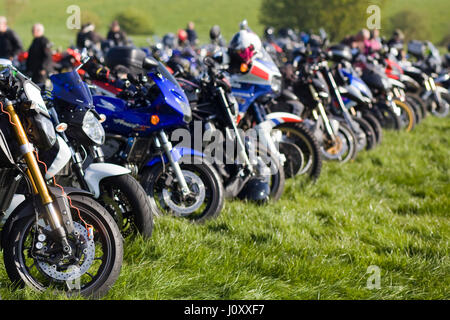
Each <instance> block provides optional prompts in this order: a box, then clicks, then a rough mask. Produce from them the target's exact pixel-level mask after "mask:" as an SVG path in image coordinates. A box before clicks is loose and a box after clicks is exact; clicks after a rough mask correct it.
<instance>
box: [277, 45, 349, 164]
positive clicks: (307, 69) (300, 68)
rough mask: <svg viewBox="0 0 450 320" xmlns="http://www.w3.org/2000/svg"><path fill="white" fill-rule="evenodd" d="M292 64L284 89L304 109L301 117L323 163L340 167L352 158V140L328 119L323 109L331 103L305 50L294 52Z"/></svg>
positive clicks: (346, 130)
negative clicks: (288, 89)
mask: <svg viewBox="0 0 450 320" xmlns="http://www.w3.org/2000/svg"><path fill="white" fill-rule="evenodd" d="M293 54H294V56H295V58H294V60H293V62H292V69H293V71H292V72H291V73H290V74H291V76H290V77H286V78H285V79H286V86H288V87H292V90H293V92H294V93H295V95H296V96H297V97H299V99H300V101H301V102H302V103H303V105H304V106H305V108H304V111H303V113H302V114H301V116H302V117H303V118H305V121H304V123H305V124H306V125H308V127H309V128H310V130H311V131H312V132H313V133H314V136H315V138H316V139H317V141H318V142H319V145H320V152H321V154H322V156H323V157H324V159H327V160H337V161H340V162H342V163H345V162H348V161H350V160H353V159H355V158H356V154H357V142H356V137H355V135H354V133H353V131H352V130H351V128H349V127H348V126H347V125H346V123H344V122H342V121H339V120H338V119H336V118H334V117H332V116H331V115H329V111H328V110H327V109H326V106H327V105H328V104H329V103H330V102H331V98H330V91H329V87H328V84H327V82H326V80H325V78H324V77H323V75H322V73H321V72H320V69H319V66H318V65H317V64H316V63H312V60H310V58H308V57H309V56H310V52H308V51H307V50H303V49H302V50H296V51H295V52H294V53H293Z"/></svg>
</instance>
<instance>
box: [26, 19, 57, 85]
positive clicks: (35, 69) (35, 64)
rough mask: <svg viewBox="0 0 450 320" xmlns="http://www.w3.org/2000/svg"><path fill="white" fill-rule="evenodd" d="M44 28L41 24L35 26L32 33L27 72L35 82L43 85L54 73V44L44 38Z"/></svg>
mask: <svg viewBox="0 0 450 320" xmlns="http://www.w3.org/2000/svg"><path fill="white" fill-rule="evenodd" d="M44 31H45V30H44V26H43V25H42V24H40V23H36V24H34V25H33V27H32V29H31V33H32V35H33V42H32V43H31V45H30V48H29V49H28V59H27V63H26V67H27V72H28V73H29V74H31V78H32V80H33V82H35V83H38V84H42V83H45V80H46V79H47V77H48V74H49V73H51V72H52V71H53V60H52V52H51V47H52V44H51V43H50V41H49V40H48V39H47V38H46V37H45V36H44Z"/></svg>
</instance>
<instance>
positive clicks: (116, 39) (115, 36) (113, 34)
mask: <svg viewBox="0 0 450 320" xmlns="http://www.w3.org/2000/svg"><path fill="white" fill-rule="evenodd" d="M106 38H107V39H108V40H109V41H112V42H113V43H114V45H115V46H125V45H127V44H128V39H127V35H126V33H125V32H124V31H123V30H121V29H120V25H119V22H118V21H117V20H114V21H113V22H112V23H111V27H110V29H109V31H108V35H107V36H106Z"/></svg>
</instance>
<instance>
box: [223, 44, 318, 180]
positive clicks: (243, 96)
mask: <svg viewBox="0 0 450 320" xmlns="http://www.w3.org/2000/svg"><path fill="white" fill-rule="evenodd" d="M232 41H233V40H232ZM230 56H231V58H227V60H231V59H233V55H230ZM222 59H223V58H222ZM234 59H235V60H236V58H234ZM231 63H232V64H233V61H231ZM234 64H236V62H234ZM231 69H233V70H231ZM235 69H236V68H230V69H229V70H231V71H230V83H231V88H232V93H233V95H234V96H235V97H236V100H237V102H238V104H239V114H238V116H237V119H236V121H237V123H238V127H239V128H241V129H244V130H248V129H249V128H253V129H254V130H255V131H256V132H257V133H258V138H259V139H260V140H261V141H262V143H263V144H264V145H266V146H267V149H268V150H270V151H271V152H272V153H273V154H274V155H276V156H278V159H279V160H278V161H279V162H280V164H281V165H283V168H284V171H285V175H286V177H293V176H296V175H303V174H304V175H306V176H308V177H309V178H311V179H312V180H316V179H317V178H318V177H319V175H320V172H321V168H322V158H321V156H320V151H319V145H318V143H317V141H316V139H315V138H314V136H313V134H312V133H311V132H310V130H309V128H307V126H306V125H305V124H304V123H303V119H302V118H301V117H299V116H297V115H295V114H292V113H288V112H272V111H273V110H272V109H273V108H275V107H274V106H276V105H277V104H278V103H279V101H277V100H278V99H279V98H280V97H283V92H282V76H281V73H280V71H279V69H278V67H277V66H276V64H275V63H274V62H273V60H272V58H271V57H270V55H269V54H268V53H267V52H266V51H265V50H264V49H263V48H262V47H261V48H260V49H259V50H258V53H257V55H255V56H254V57H253V58H252V60H251V63H250V64H247V63H241V64H240V67H239V70H238V71H237V70H235ZM292 99H293V100H295V97H294V98H292Z"/></svg>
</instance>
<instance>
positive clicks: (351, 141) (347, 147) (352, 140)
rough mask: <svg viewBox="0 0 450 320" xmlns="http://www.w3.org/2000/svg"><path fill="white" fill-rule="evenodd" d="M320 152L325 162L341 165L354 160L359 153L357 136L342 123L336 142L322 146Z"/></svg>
mask: <svg viewBox="0 0 450 320" xmlns="http://www.w3.org/2000/svg"><path fill="white" fill-rule="evenodd" d="M320 150H321V152H322V156H323V157H324V159H325V160H333V161H339V162H341V163H345V162H348V161H350V160H354V159H355V158H356V154H357V153H358V151H357V145H356V137H355V134H354V133H353V131H352V130H351V129H350V128H349V127H348V126H347V125H346V124H344V123H343V122H340V123H339V130H338V132H337V134H336V141H334V142H330V143H324V144H322V146H321V147H320Z"/></svg>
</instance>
